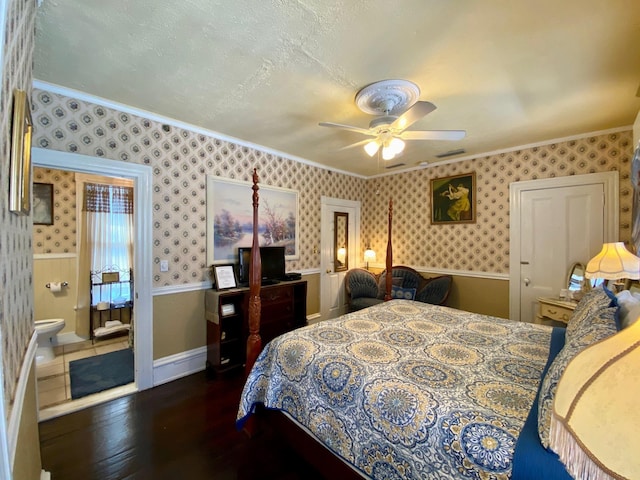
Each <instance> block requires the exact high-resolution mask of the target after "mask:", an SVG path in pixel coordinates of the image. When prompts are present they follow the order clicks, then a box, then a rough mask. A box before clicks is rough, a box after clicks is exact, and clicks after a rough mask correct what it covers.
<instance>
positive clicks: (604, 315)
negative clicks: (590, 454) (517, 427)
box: [538, 307, 618, 449]
mask: <svg viewBox="0 0 640 480" xmlns="http://www.w3.org/2000/svg"><path fill="white" fill-rule="evenodd" d="M617 310H618V308H617V307H605V308H601V309H599V310H596V311H595V312H593V313H592V314H591V315H589V316H588V317H587V318H586V320H584V321H582V322H581V325H582V326H581V328H580V330H579V331H577V332H574V334H573V336H572V337H571V338H570V337H568V336H566V335H565V344H564V347H562V350H560V353H558V355H557V356H556V358H555V359H554V360H553V362H552V363H551V365H550V366H549V370H547V373H546V375H545V376H544V378H543V379H542V386H541V387H540V398H539V404H538V435H539V436H540V443H542V445H543V446H544V447H545V448H547V449H548V448H549V429H550V427H551V413H552V411H553V397H554V395H555V392H556V387H557V386H558V382H559V381H560V377H561V376H562V373H563V372H564V370H565V368H567V365H568V364H569V362H570V361H571V360H573V358H574V357H575V356H576V355H578V354H579V353H580V352H582V350H584V349H585V348H587V347H588V346H590V345H592V344H594V343H596V342H599V341H600V340H604V339H605V338H608V337H610V336H611V335H614V334H615V333H616V332H617V331H618V329H617V327H616V312H617Z"/></svg>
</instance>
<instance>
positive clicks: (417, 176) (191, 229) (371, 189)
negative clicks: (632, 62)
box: [33, 90, 632, 287]
mask: <svg viewBox="0 0 640 480" xmlns="http://www.w3.org/2000/svg"><path fill="white" fill-rule="evenodd" d="M33 103H34V121H35V123H36V125H37V127H38V129H37V131H36V137H35V142H34V143H35V145H36V146H40V147H43V148H54V149H56V150H63V151H70V152H76V153H84V154H86V155H95V156H99V157H100V156H102V157H105V158H115V159H120V160H123V161H131V162H137V163H144V164H148V165H151V167H152V169H153V175H154V185H153V190H154V194H153V195H154V206H153V208H154V211H153V225H154V239H153V242H154V246H153V255H154V261H155V262H156V263H159V261H160V259H168V260H169V262H170V265H171V268H170V272H168V273H161V272H159V269H157V270H156V271H155V272H154V286H155V287H158V286H168V285H176V284H183V283H192V282H200V281H202V280H205V279H207V278H208V277H207V275H208V273H207V265H206V264H205V258H206V229H205V225H206V213H207V212H206V188H205V185H206V175H208V174H213V175H217V176H220V177H223V178H232V179H239V180H244V181H249V179H250V178H251V172H252V171H253V168H254V167H257V168H258V171H259V175H260V181H261V182H263V183H265V184H267V185H274V186H278V187H285V188H292V189H295V190H298V191H299V192H300V220H299V221H300V237H301V238H300V242H301V243H300V247H301V248H300V251H301V256H300V259H299V260H296V261H292V262H290V263H289V265H288V266H287V268H288V270H299V269H314V268H318V267H319V266H320V256H319V254H318V253H314V251H316V252H317V251H318V249H317V248H315V247H318V246H319V245H320V232H321V226H320V197H321V196H322V195H327V196H331V197H337V198H345V199H349V200H360V201H361V202H362V244H361V249H362V251H364V247H365V246H366V244H367V243H370V244H371V246H372V248H373V249H374V250H375V251H376V252H378V253H379V257H378V263H383V262H384V258H383V257H384V251H385V249H386V242H387V203H388V200H389V198H393V203H394V212H393V218H394V223H393V241H394V262H395V263H401V264H407V265H413V266H419V267H423V268H426V269H428V268H434V269H450V270H456V271H471V272H478V273H483V272H484V273H491V274H507V273H508V272H509V184H510V183H512V182H517V181H522V180H534V179H541V178H551V177H556V176H563V175H581V174H586V173H594V172H602V171H610V170H618V171H619V172H620V239H621V240H623V241H628V240H629V239H630V235H631V233H630V222H631V201H632V195H631V185H630V182H629V173H630V163H631V156H632V134H631V131H630V130H629V131H621V132H617V133H608V134H602V135H597V136H586V137H584V138H580V139H576V140H570V141H566V142H562V143H552V144H549V145H544V146H541V147H533V148H527V149H522V150H516V151H513V152H509V153H503V154H499V155H491V156H485V157H479V158H475V159H471V160H464V161H461V162H453V163H448V164H443V165H437V164H436V165H432V166H430V167H428V168H424V169H420V170H414V171H410V172H406V173H397V174H392V175H386V176H380V177H375V178H370V179H361V178H359V177H354V176H349V175H344V174H340V173H335V172H332V171H329V170H325V169H322V168H318V167H314V166H310V165H306V164H302V163H298V162H294V161H292V160H288V159H286V158H282V157H278V156H274V155H272V154H269V153H264V152H261V151H259V150H255V149H252V148H248V147H246V146H241V145H237V144H234V143H230V142H227V141H224V140H221V139H218V138H215V137H213V136H205V135H203V134H200V133H194V132H190V131H188V130H184V129H179V128H176V127H173V126H169V125H164V124H159V123H157V122H153V121H151V120H148V119H144V118H140V117H136V116H133V115H130V114H127V113H122V112H117V111H115V110H110V109H107V108H105V107H102V106H98V105H93V104H89V103H87V102H82V101H79V100H76V99H73V98H68V97H64V96H61V95H58V94H54V93H50V92H46V91H42V90H36V92H35V94H34V101H33ZM469 172H475V174H476V192H475V196H476V202H477V203H476V209H477V210H476V221H475V223H470V224H448V225H431V222H430V215H431V199H430V185H431V180H432V179H434V178H441V177H446V176H451V175H459V174H464V173H469ZM46 175H50V174H47V173H45V172H42V173H41V172H40V169H36V177H37V178H42V179H43V181H45V180H44V179H46V178H47V177H46ZM55 175H58V176H59V178H60V179H61V182H62V183H61V184H60V186H56V195H55V200H54V203H55V208H54V212H65V211H67V212H69V215H68V217H64V218H61V219H60V221H58V214H57V213H56V222H55V224H54V225H53V226H51V227H49V226H37V228H36V231H35V237H34V249H35V250H36V251H39V250H40V249H41V248H42V249H43V252H70V251H75V210H74V208H71V205H69V201H71V200H70V199H71V198H72V197H71V195H70V194H71V191H72V190H73V188H74V187H73V183H72V181H71V180H67V179H64V177H62V175H63V173H62V172H58V173H57V174H55Z"/></svg>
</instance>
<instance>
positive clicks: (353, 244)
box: [320, 197, 360, 320]
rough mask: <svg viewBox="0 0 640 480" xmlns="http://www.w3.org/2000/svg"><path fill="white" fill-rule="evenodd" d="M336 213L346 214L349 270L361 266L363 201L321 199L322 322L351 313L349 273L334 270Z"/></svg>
mask: <svg viewBox="0 0 640 480" xmlns="http://www.w3.org/2000/svg"><path fill="white" fill-rule="evenodd" d="M335 212H345V213H347V214H348V215H349V218H348V235H349V242H348V243H349V244H348V247H347V248H348V257H347V258H348V261H349V265H348V268H349V269H351V268H354V267H357V266H359V265H358V263H357V260H358V258H359V255H360V251H359V250H360V249H359V248H358V245H359V244H360V202H354V201H352V200H343V199H337V198H328V197H322V214H321V217H322V243H321V259H320V315H321V318H322V320H326V319H329V318H335V317H338V316H340V315H342V314H344V313H346V312H347V310H348V304H347V295H346V290H345V287H344V277H345V275H346V274H347V272H346V271H343V272H336V271H334V268H333V267H334V265H333V259H334V245H333V243H334V220H333V218H334V217H333V214H334V213H335Z"/></svg>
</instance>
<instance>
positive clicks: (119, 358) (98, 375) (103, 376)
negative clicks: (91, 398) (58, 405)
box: [69, 348, 134, 400]
mask: <svg viewBox="0 0 640 480" xmlns="http://www.w3.org/2000/svg"><path fill="white" fill-rule="evenodd" d="M69 376H70V377H71V398H72V399H73V400H76V399H78V398H82V397H85V396H87V395H91V394H92V393H98V392H102V391H103V390H108V389H110V388H113V387H119V386H120V385H126V384H127V383H131V382H133V380H134V368H133V350H132V349H130V348H125V349H123V350H117V351H115V352H109V353H105V354H102V355H96V356H95V357H89V358H81V359H80V360H72V361H71V362H69Z"/></svg>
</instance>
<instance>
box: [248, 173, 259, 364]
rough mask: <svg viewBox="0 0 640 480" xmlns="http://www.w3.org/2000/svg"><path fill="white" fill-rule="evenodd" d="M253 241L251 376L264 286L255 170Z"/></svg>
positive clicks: (257, 348) (256, 348)
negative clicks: (261, 294) (261, 292)
mask: <svg viewBox="0 0 640 480" xmlns="http://www.w3.org/2000/svg"><path fill="white" fill-rule="evenodd" d="M251 188H252V189H253V241H252V243H251V262H250V263H249V337H248V338H247V358H246V364H245V374H246V375H249V372H250V371H251V367H253V364H254V363H255V362H256V359H257V358H258V355H260V350H262V338H261V337H260V308H261V300H260V287H261V286H262V262H261V260H260V242H259V238H258V223H259V216H258V205H259V201H258V200H259V195H258V190H259V189H260V188H259V187H258V171H257V169H255V168H254V169H253V186H252V187H251Z"/></svg>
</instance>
